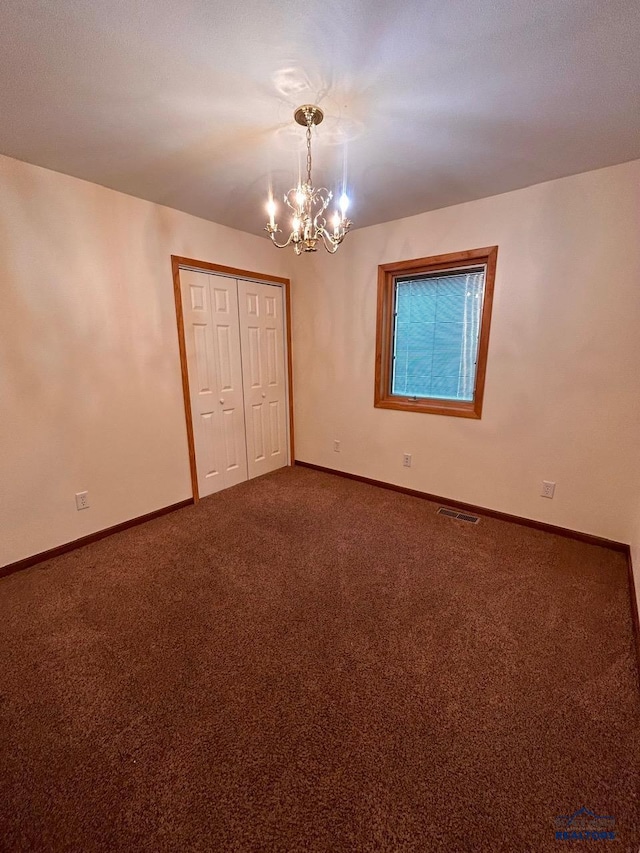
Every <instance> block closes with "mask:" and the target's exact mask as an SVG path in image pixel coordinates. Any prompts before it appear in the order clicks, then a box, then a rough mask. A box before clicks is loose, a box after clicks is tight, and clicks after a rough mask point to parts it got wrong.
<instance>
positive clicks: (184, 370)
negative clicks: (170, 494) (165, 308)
mask: <svg viewBox="0 0 640 853" xmlns="http://www.w3.org/2000/svg"><path fill="white" fill-rule="evenodd" d="M181 268H186V269H192V270H194V271H196V272H204V273H214V274H217V275H223V276H227V277H229V278H237V279H244V280H250V281H257V282H262V283H264V284H269V283H271V284H278V285H280V286H281V287H282V291H283V293H282V295H283V304H284V315H285V316H284V339H285V340H284V348H285V361H286V373H287V376H286V385H287V397H288V406H289V419H288V427H289V465H293V464H294V459H295V454H294V433H293V363H292V355H291V281H290V279H288V278H282V277H281V276H274V275H268V274H266V273H259V272H254V271H252V270H243V269H238V268H236V267H227V266H223V265H222V264H214V263H210V262H208V261H199V260H196V259H195V258H185V257H183V256H181V255H171V271H172V278H173V295H174V300H175V306H176V324H177V330H178V348H179V351H180V373H181V375H182V395H183V400H184V412H185V421H186V426H187V444H188V450H189V468H190V471H191V487H192V489H193V500H194V502H195V503H197V502H198V500H199V499H200V495H199V491H198V471H197V467H196V452H195V440H194V434H193V413H192V409H191V395H190V388H189V371H188V366H187V347H186V341H185V333H184V313H183V310H182V294H181V287H180V269H181ZM192 298H193V295H192ZM193 307H194V308H196V309H197V308H199V307H200V306H199V305H198V306H193ZM246 428H247V429H248V428H249V424H247V425H246Z"/></svg>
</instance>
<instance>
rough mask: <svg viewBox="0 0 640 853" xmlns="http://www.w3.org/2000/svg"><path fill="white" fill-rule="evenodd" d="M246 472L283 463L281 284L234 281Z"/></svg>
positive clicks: (255, 473) (284, 399)
mask: <svg viewBox="0 0 640 853" xmlns="http://www.w3.org/2000/svg"><path fill="white" fill-rule="evenodd" d="M238 298H239V307H240V335H241V339H242V372H243V376H244V409H245V423H246V429H247V463H248V466H249V477H250V478H251V477H258V476H259V475H260V474H266V473H267V472H268V471H274V470H275V469H276V468H282V467H283V466H284V465H286V464H287V457H288V454H287V383H286V375H285V352H284V302H283V297H282V288H281V287H278V286H276V285H271V284H261V283H260V284H259V283H257V282H253V281H243V280H239V281H238Z"/></svg>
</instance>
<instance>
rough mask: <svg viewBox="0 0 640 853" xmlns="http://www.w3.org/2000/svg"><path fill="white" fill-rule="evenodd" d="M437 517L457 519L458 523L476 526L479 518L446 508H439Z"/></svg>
mask: <svg viewBox="0 0 640 853" xmlns="http://www.w3.org/2000/svg"><path fill="white" fill-rule="evenodd" d="M438 515H446V516H447V517H448V518H457V519H458V520H459V521H468V522H469V523H470V524H478V522H479V521H480V517H479V516H477V515H470V514H469V513H468V512H458V511H457V510H455V509H447V507H446V506H441V507H439V509H438Z"/></svg>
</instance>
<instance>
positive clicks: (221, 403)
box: [220, 397, 224, 406]
mask: <svg viewBox="0 0 640 853" xmlns="http://www.w3.org/2000/svg"><path fill="white" fill-rule="evenodd" d="M220 405H221V406H224V400H223V399H222V397H220Z"/></svg>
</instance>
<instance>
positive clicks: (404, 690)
mask: <svg viewBox="0 0 640 853" xmlns="http://www.w3.org/2000/svg"><path fill="white" fill-rule="evenodd" d="M435 509H436V505H435V504H432V503H429V502H427V501H423V500H419V499H416V498H411V497H408V496H404V495H399V494H396V493H393V492H389V491H384V490H382V489H378V488H376V487H373V486H369V485H364V484H361V483H356V482H351V481H348V480H344V479H340V478H338V477H334V476H331V475H327V474H322V473H318V472H315V471H310V470H306V469H301V468H297V469H286V470H282V471H279V472H276V473H275V474H271V475H268V476H267V477H265V478H262V479H260V480H254V481H253V482H250V483H245V484H243V485H241V486H237V487H235V488H233V489H231V490H229V491H227V492H225V493H222V494H219V495H216V496H214V497H212V498H207V499H206V500H204V501H202V502H201V503H200V504H199V505H198V506H196V507H190V508H187V509H185V510H181V511H179V512H176V513H174V514H172V515H170V516H165V517H163V518H160V519H157V520H155V521H152V522H149V523H148V524H146V525H144V526H141V527H137V528H134V529H132V530H129V531H127V532H125V533H121V534H118V535H116V536H113V537H110V538H109V539H105V540H103V541H101V542H98V543H96V544H94V545H91V546H88V547H86V548H84V549H81V550H78V551H75V552H72V553H70V554H67V555H65V556H63V557H59V558H57V559H55V560H51V561H49V562H47V563H43V564H41V565H40V566H37V567H34V568H32V569H29V570H27V571H25V572H22V573H19V574H15V575H12V576H10V577H7V578H5V579H4V580H2V581H0V649H1V654H2V672H1V676H2V682H1V686H0V687H1V697H0V699H1V701H0V710H1V713H2V720H1V723H2V727H1V729H0V749H1V756H0V757H1V761H2V764H1V768H2V775H1V781H0V846H1V849H2V850H7V851H9V850H10V851H14V850H38V851H82V853H88V851H98V850H100V851H138V850H141V851H192V850H193V851H225V852H226V851H440V850H441V851H547V850H548V851H552V850H553V851H558V850H562V849H571V850H582V849H589V850H593V849H612V850H625V851H631V850H633V851H636V850H637V849H638V845H640V805H639V799H638V794H639V790H638V789H639V785H640V770H639V768H640V699H639V692H638V687H637V683H636V670H635V659H634V655H633V647H632V632H631V620H630V612H629V597H628V590H627V585H626V574H625V572H626V569H625V558H624V556H623V555H621V554H618V553H615V552H613V551H610V550H607V549H603V548H600V547H596V546H592V545H585V544H582V543H578V542H574V541H571V540H568V539H563V538H560V537H555V536H552V535H549V534H546V533H540V532H538V531H535V530H530V529H527V528H524V527H519V526H517V525H512V524H509V523H507V522H501V521H495V520H491V519H483V520H482V521H481V523H480V524H479V525H477V526H474V525H470V524H465V523H464V522H461V521H456V520H452V519H449V518H445V517H442V516H438V515H436V514H435ZM580 807H586V808H589V809H592V810H593V811H594V812H597V813H598V814H599V815H603V816H612V817H614V818H615V833H616V840H615V841H614V842H602V841H599V842H594V841H585V842H578V843H573V842H570V841H564V842H563V841H556V840H555V832H556V826H555V824H554V820H555V818H556V817H557V816H559V815H570V814H572V813H573V812H575V811H576V810H577V809H579V808H580ZM603 825H604V824H603ZM610 825H611V824H609V825H608V827H607V828H609V826H610Z"/></svg>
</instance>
